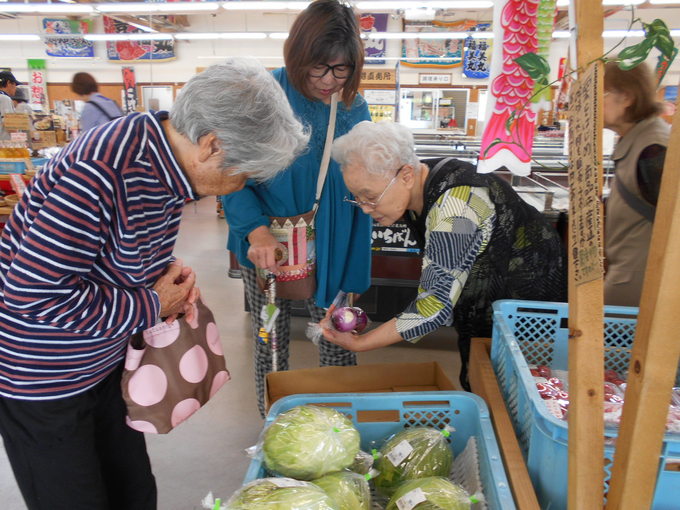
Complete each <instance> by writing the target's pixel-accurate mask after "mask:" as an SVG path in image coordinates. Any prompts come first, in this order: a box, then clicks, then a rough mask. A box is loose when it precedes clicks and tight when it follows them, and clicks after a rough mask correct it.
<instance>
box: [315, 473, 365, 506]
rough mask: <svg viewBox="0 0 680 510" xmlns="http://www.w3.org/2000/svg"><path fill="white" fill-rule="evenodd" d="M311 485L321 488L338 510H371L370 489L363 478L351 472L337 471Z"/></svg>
mask: <svg viewBox="0 0 680 510" xmlns="http://www.w3.org/2000/svg"><path fill="white" fill-rule="evenodd" d="M312 483H314V484H315V485H318V486H319V487H321V488H322V489H323V490H324V491H325V492H326V494H328V495H329V496H330V497H331V499H332V500H333V501H335V502H336V503H337V504H338V508H339V509H340V510H371V489H370V488H369V487H368V482H367V481H366V478H365V477H364V476H361V475H360V474H358V473H352V472H351V471H338V472H337V473H331V474H330V475H326V476H323V477H321V478H319V479H317V480H314V481H313V482H312Z"/></svg>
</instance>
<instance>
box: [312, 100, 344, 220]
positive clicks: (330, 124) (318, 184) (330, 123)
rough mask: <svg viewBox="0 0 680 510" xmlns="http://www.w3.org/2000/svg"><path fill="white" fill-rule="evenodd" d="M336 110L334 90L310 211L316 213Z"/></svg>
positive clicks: (326, 165)
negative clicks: (314, 195)
mask: <svg viewBox="0 0 680 510" xmlns="http://www.w3.org/2000/svg"><path fill="white" fill-rule="evenodd" d="M337 112H338V93H337V92H335V93H334V94H333V95H332V96H331V114H330V117H329V118H328V129H327V130H326V144H325V145H324V148H323V156H322V157H321V166H320V167H319V178H318V179H317V181H316V197H315V198H314V206H313V207H312V211H314V215H316V210H317V209H318V208H319V201H320V200H321V192H322V191H323V185H324V183H325V182H326V175H327V174H328V165H329V164H330V162H331V146H332V145H333V137H334V136H335V117H336V115H337Z"/></svg>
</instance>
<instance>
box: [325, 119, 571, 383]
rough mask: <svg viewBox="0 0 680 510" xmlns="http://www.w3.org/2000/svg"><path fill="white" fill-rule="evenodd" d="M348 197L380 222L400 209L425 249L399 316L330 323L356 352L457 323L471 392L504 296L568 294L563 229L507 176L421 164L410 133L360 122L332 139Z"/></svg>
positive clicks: (454, 163)
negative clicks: (478, 347) (472, 369)
mask: <svg viewBox="0 0 680 510" xmlns="http://www.w3.org/2000/svg"><path fill="white" fill-rule="evenodd" d="M333 158H334V159H335V160H336V161H338V163H340V165H341V167H342V172H343V177H344V179H345V183H346V185H347V188H348V189H349V190H350V191H351V192H352V194H353V195H354V196H353V198H352V199H350V198H346V200H347V201H349V202H351V203H353V204H354V205H356V206H357V207H360V208H361V209H362V210H363V211H364V213H366V214H369V215H371V217H372V218H373V219H374V220H375V221H376V222H378V223H380V224H381V225H391V224H393V223H395V222H397V221H399V220H400V219H401V218H402V216H403V217H404V219H405V221H406V223H407V224H408V225H409V227H410V229H411V230H412V232H413V233H414V234H415V236H416V238H417V240H418V242H419V245H420V248H421V249H422V250H423V268H422V276H421V279H420V285H419V289H418V296H417V297H416V299H415V300H414V301H413V302H412V303H410V304H409V305H408V306H407V307H406V309H405V310H404V311H403V312H402V313H400V314H399V315H398V316H397V317H395V318H393V319H391V320H390V321H388V322H385V323H384V324H382V325H380V326H379V327H377V328H375V329H373V330H371V331H369V332H368V333H365V334H363V335H357V334H354V333H339V332H337V331H334V330H331V329H327V328H326V329H324V336H325V338H326V339H327V340H329V341H330V342H334V343H337V344H338V345H341V346H343V347H345V348H346V349H349V350H352V351H368V350H371V349H376V348H379V347H383V346H386V345H389V344H393V343H396V342H398V341H400V340H407V341H409V342H415V341H417V340H418V339H420V338H421V337H422V336H424V335H426V334H427V333H430V332H431V331H434V330H436V329H437V328H439V327H441V326H451V325H453V326H455V328H456V330H457V331H458V335H459V339H458V345H459V349H460V354H461V360H462V369H461V377H460V380H461V384H462V385H463V387H464V388H466V389H468V387H469V386H468V383H467V360H468V356H469V347H470V338H472V337H474V336H482V337H488V336H491V325H492V307H491V305H492V303H493V302H494V301H495V300H497V299H531V300H540V301H559V300H564V299H565V298H566V273H565V256H564V253H563V249H562V245H561V242H560V239H559V236H558V234H557V232H556V231H555V230H554V229H553V228H552V227H551V226H550V225H549V224H548V222H547V221H546V220H545V219H544V218H543V216H542V215H541V214H540V213H539V212H538V211H537V210H536V209H534V208H533V207H531V206H529V205H528V204H526V203H525V202H524V201H523V200H522V199H521V198H520V197H519V196H518V195H517V193H516V192H515V191H514V190H513V189H512V188H511V187H510V185H509V184H508V183H506V182H505V181H504V180H502V179H501V178H500V177H498V176H496V175H492V174H478V173H476V171H475V168H474V166H472V165H470V164H468V163H465V162H463V161H459V160H456V159H453V158H444V159H430V160H424V161H422V162H421V161H419V160H418V158H417V156H416V155H415V152H414V145H413V137H412V135H411V133H410V131H409V130H408V129H407V128H405V127H403V126H401V125H399V124H394V123H387V122H381V123H377V124H372V123H370V122H362V123H360V124H358V125H357V126H355V127H354V128H353V129H352V130H351V131H350V132H349V133H348V134H346V135H345V136H342V137H340V138H338V139H337V140H336V141H335V143H334V144H333Z"/></svg>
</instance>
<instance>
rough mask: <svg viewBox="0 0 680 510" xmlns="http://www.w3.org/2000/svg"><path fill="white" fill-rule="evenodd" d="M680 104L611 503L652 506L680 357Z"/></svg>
mask: <svg viewBox="0 0 680 510" xmlns="http://www.w3.org/2000/svg"><path fill="white" fill-rule="evenodd" d="M678 260H680V110H677V111H676V113H675V115H674V117H673V129H672V131H671V137H670V140H669V142H668V152H667V153H666V162H665V165H664V170H663V179H662V181H661V190H660V194H659V202H658V204H657V208H656V217H655V220H654V231H653V233H652V240H651V245H650V250H649V255H648V258H647V270H646V272H645V281H644V285H643V288H642V296H641V298H640V314H639V316H638V323H637V329H636V334H635V342H634V344H633V351H632V354H631V358H630V368H629V370H628V381H627V382H628V385H627V387H626V400H625V403H624V407H623V418H622V421H621V426H620V429H619V437H618V440H617V441H616V445H617V446H616V455H615V456H614V468H613V471H612V478H611V483H610V485H609V494H608V499H607V509H621V510H628V509H630V510H632V509H636V510H637V509H639V508H651V503H652V499H653V497H654V488H655V485H656V479H657V472H658V469H659V454H660V452H661V444H662V441H663V434H664V429H665V423H666V415H667V413H668V403H669V401H670V393H671V388H672V386H673V382H674V381H675V374H676V370H677V368H678V357H680V342H678V324H677V322H678V318H677V313H678V303H680V285H678V282H680V266H678ZM679 504H680V503H679Z"/></svg>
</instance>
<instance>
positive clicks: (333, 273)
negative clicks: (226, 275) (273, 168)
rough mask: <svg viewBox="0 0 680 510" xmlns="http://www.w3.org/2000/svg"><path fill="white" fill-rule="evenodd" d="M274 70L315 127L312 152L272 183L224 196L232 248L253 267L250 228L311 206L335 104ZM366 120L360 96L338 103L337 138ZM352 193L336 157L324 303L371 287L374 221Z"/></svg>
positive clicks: (330, 177)
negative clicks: (306, 92) (348, 199)
mask: <svg viewBox="0 0 680 510" xmlns="http://www.w3.org/2000/svg"><path fill="white" fill-rule="evenodd" d="M272 74H273V75H274V77H275V78H276V79H277V81H278V82H279V84H280V85H281V87H282V88H283V90H284V92H285V93H286V96H287V97H288V101H289V102H290V105H291V107H292V108H293V111H294V112H295V114H296V116H297V117H298V119H300V121H301V122H303V123H304V124H305V125H306V126H308V128H310V129H311V138H310V141H309V146H308V148H307V151H306V152H305V153H304V154H302V155H301V156H300V157H299V158H298V159H296V160H295V162H294V163H293V164H292V165H291V166H289V167H288V168H287V169H286V170H284V171H283V172H281V173H280V174H279V175H278V176H277V177H275V178H274V179H273V180H271V181H270V182H267V183H265V184H261V183H257V182H254V181H252V180H250V181H248V183H247V184H246V186H245V188H244V189H243V190H241V191H238V192H236V193H232V194H230V195H225V196H223V197H222V205H223V208H224V213H225V217H226V219H227V222H228V223H229V239H228V241H227V248H228V249H229V250H231V251H232V252H234V253H235V254H236V257H237V258H238V261H239V264H241V265H242V266H245V267H249V268H252V267H254V266H253V264H252V263H251V262H250V261H249V260H248V259H247V256H246V255H247V252H248V248H249V246H250V244H249V243H248V239H247V236H248V234H249V233H250V232H252V231H253V230H254V229H255V228H257V227H259V226H262V225H269V218H268V217H269V216H294V215H297V214H302V213H305V212H307V211H309V210H311V209H312V206H313V204H314V195H315V193H316V181H317V177H318V175H319V165H320V164H321V156H322V154H323V148H324V143H325V141H326V129H327V126H328V118H329V115H330V105H327V104H324V103H322V102H320V101H311V100H309V99H307V98H306V97H304V96H303V95H302V94H301V93H299V92H298V91H297V90H296V89H295V88H293V85H292V84H291V83H290V82H289V81H288V76H287V74H286V71H285V68H280V69H276V70H275V71H273V73H272ZM363 120H370V114H369V112H368V105H367V103H366V101H365V100H364V99H363V98H362V97H361V96H359V95H358V96H357V97H356V99H355V100H354V103H353V104H352V107H351V108H350V109H347V108H346V106H345V105H344V103H342V102H340V103H338V112H337V119H336V124H335V137H336V138H337V137H339V136H342V135H344V134H345V133H347V132H348V131H349V130H350V129H352V127H353V126H354V125H356V124H358V123H359V122H361V121H363ZM347 195H349V191H348V190H347V188H346V186H345V183H344V181H343V179H342V173H341V172H340V168H339V166H338V164H337V163H336V162H335V161H333V160H331V162H330V165H329V168H328V174H327V176H326V183H325V185H324V189H323V193H322V195H321V202H320V204H319V209H318V211H317V213H316V219H315V225H316V255H317V268H316V270H317V291H316V296H315V297H316V301H317V305H318V306H321V307H327V306H329V305H330V303H331V302H332V301H333V298H334V297H335V295H336V294H337V293H338V291H339V290H343V291H345V292H359V293H361V292H364V291H365V290H366V289H368V287H369V286H370V272H371V247H370V243H371V228H372V220H371V218H370V216H368V215H366V214H363V213H362V211H361V210H360V209H358V208H356V207H354V206H352V205H351V204H349V203H347V202H343V198H344V197H345V196H347Z"/></svg>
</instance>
